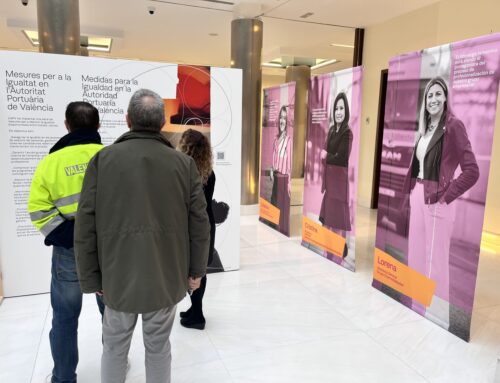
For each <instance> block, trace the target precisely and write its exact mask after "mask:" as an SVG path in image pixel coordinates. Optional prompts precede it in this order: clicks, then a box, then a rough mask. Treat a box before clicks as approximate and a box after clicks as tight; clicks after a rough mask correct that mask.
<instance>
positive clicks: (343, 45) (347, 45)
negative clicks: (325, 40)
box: [330, 43, 354, 48]
mask: <svg viewBox="0 0 500 383" xmlns="http://www.w3.org/2000/svg"><path fill="white" fill-rule="evenodd" d="M330 46H332V47H340V48H354V45H349V44H335V43H331V44H330Z"/></svg>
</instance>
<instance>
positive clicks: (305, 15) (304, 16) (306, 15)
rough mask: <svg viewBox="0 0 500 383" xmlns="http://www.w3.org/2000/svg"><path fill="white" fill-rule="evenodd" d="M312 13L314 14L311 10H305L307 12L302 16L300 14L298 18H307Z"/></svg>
mask: <svg viewBox="0 0 500 383" xmlns="http://www.w3.org/2000/svg"><path fill="white" fill-rule="evenodd" d="M312 15H314V13H313V12H307V13H304V14H303V15H302V16H300V18H301V19H307V18H308V17H311V16H312Z"/></svg>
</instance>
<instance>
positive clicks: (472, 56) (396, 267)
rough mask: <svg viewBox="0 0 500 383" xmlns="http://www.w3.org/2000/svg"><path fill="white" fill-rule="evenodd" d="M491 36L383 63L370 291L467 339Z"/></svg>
mask: <svg viewBox="0 0 500 383" xmlns="http://www.w3.org/2000/svg"><path fill="white" fill-rule="evenodd" d="M499 48H500V34H493V35H489V36H485V37H481V38H476V39H472V40H466V41H462V42H458V43H453V44H449V45H442V46H439V47H434V48H430V49H425V50H423V51H421V52H414V53H410V54H405V55H402V56H398V57H395V58H393V59H392V60H391V61H390V63H389V81H388V87H387V98H386V108H385V122H384V136H383V150H382V165H381V175H380V187H379V206H378V218H377V235H376V252H375V260H374V280H373V286H374V287H376V288H377V289H380V290H381V291H383V292H384V293H386V294H387V295H389V296H391V297H392V298H394V299H396V300H398V301H400V302H401V303H402V304H404V305H406V306H408V307H409V308H411V309H412V310H414V311H416V312H418V313H419V314H421V315H423V316H425V317H426V318H428V319H429V320H431V321H433V322H435V323H436V324H438V325H439V326H441V327H443V328H445V329H447V330H449V331H450V332H452V333H453V334H455V335H457V336H459V337H460V338H462V339H464V340H468V339H469V335H470V323H471V316H472V308H473V303H474V291H475V286H476V275H477V267H478V261H479V253H480V243H481V235H482V227H483V218H484V209H485V201H486V189H487V184H488V174H489V169H490V159H491V149H492V142H493V131H494V129H495V116H496V107H497V96H498V83H499V75H500V71H499V66H500V54H499Z"/></svg>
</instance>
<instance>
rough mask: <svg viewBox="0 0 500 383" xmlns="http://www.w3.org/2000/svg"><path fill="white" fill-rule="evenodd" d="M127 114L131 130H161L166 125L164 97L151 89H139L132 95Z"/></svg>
mask: <svg viewBox="0 0 500 383" xmlns="http://www.w3.org/2000/svg"><path fill="white" fill-rule="evenodd" d="M127 114H128V118H129V120H130V124H131V125H132V126H131V130H143V131H144V130H146V131H150V132H159V131H160V130H161V128H163V125H165V105H164V103H163V99H162V98H161V97H160V96H159V95H158V94H157V93H155V92H153V91H152V90H149V89H139V90H138V91H136V92H135V93H134V94H133V95H132V98H131V99H130V102H129V104H128V109H127Z"/></svg>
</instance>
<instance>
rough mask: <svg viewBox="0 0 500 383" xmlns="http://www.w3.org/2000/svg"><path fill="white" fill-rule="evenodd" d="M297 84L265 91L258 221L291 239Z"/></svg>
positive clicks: (288, 84)
mask: <svg viewBox="0 0 500 383" xmlns="http://www.w3.org/2000/svg"><path fill="white" fill-rule="evenodd" d="M294 110H295V82H291V83H286V84H282V85H280V86H276V87H272V88H267V89H264V103H263V108H262V145H261V162H260V169H261V171H260V193H259V196H260V199H259V220H260V221H261V222H263V223H265V224H267V225H269V226H270V227H272V228H274V229H276V230H278V231H279V232H280V233H282V234H284V235H286V236H288V237H289V236H290V194H291V175H292V155H293V127H294Z"/></svg>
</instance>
